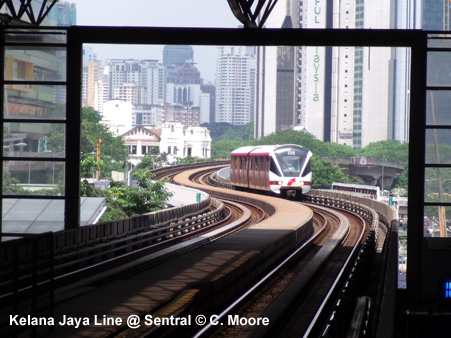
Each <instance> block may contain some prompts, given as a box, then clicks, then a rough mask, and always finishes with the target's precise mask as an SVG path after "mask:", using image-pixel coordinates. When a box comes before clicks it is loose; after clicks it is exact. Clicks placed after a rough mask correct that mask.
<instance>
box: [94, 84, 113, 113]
mask: <svg viewBox="0 0 451 338" xmlns="http://www.w3.org/2000/svg"><path fill="white" fill-rule="evenodd" d="M95 93H96V94H95V96H94V110H95V111H96V112H99V113H103V106H104V104H105V102H107V101H108V97H109V92H108V81H106V80H99V81H97V82H96V84H95Z"/></svg>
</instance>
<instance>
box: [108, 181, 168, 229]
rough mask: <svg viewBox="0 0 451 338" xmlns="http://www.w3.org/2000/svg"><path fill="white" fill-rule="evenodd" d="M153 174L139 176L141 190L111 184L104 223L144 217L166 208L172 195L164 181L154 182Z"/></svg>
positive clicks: (120, 183) (116, 183) (118, 183)
mask: <svg viewBox="0 0 451 338" xmlns="http://www.w3.org/2000/svg"><path fill="white" fill-rule="evenodd" d="M153 178H154V175H152V174H151V173H146V174H141V175H138V177H137V180H138V186H139V188H133V187H125V186H124V185H123V183H122V182H110V183H111V188H110V189H109V190H108V192H107V194H106V197H107V211H106V213H105V215H104V216H103V217H102V221H110V220H114V219H118V217H119V218H123V217H132V216H137V215H142V214H145V213H147V212H151V211H157V210H161V209H164V208H165V201H166V200H167V199H168V198H169V197H170V196H171V193H170V192H169V191H168V190H167V189H166V187H165V186H164V182H163V181H159V180H157V181H152V179H153Z"/></svg>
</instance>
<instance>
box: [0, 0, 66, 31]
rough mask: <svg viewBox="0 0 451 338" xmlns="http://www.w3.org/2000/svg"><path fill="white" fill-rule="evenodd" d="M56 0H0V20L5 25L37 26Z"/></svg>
mask: <svg viewBox="0 0 451 338" xmlns="http://www.w3.org/2000/svg"><path fill="white" fill-rule="evenodd" d="M57 1H58V0H19V1H17V0H16V1H14V0H0V20H1V22H2V23H3V24H7V25H32V26H39V25H40V24H41V23H42V21H44V19H45V17H46V16H47V15H48V14H49V12H50V10H51V9H52V8H53V6H54V5H55V3H57Z"/></svg>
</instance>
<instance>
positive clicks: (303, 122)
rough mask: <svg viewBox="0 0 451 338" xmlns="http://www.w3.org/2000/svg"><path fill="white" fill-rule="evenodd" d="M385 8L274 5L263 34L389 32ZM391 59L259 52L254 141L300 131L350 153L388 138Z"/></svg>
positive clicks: (311, 51) (292, 50) (372, 52)
mask: <svg viewBox="0 0 451 338" xmlns="http://www.w3.org/2000/svg"><path fill="white" fill-rule="evenodd" d="M392 8H393V7H392V1H391V0H383V1H377V2H374V1H368V0H356V1H351V0H343V1H327V2H323V1H318V0H316V1H313V0H307V1H301V0H296V1H291V0H281V1H279V2H278V3H277V5H276V6H275V8H274V10H273V12H272V13H271V15H270V17H269V19H268V20H267V22H266V27H267V28H282V27H283V28H291V27H293V28H297V27H299V28H322V29H323V28H342V29H346V28H355V29H358V28H393V27H392V25H393V22H394V20H393V16H391V15H390V14H389V13H391V12H390V9H392ZM381 13H387V15H381ZM393 58H394V56H393V55H392V49H391V48H367V47H352V46H350V47H324V46H310V47H305V46H299V47H284V46H277V47H272V46H270V47H259V48H258V52H257V75H256V78H257V79H256V86H257V91H256V95H257V97H256V104H257V106H256V111H255V112H256V114H255V136H256V137H262V136H265V135H268V134H271V133H274V132H277V131H281V130H285V129H289V128H293V127H294V126H302V127H305V128H306V130H307V131H308V132H310V133H311V134H313V135H315V136H316V137H317V138H318V139H320V140H323V141H332V142H336V143H341V144H346V145H348V146H351V147H353V148H355V149H358V148H361V147H363V146H365V145H367V144H369V143H370V142H374V141H379V140H385V139H390V138H392V137H393V128H394V127H393V124H394V122H393V121H394V118H393V114H394V112H393V96H392V92H393V63H394V62H393ZM284 86H285V87H284ZM400 95H402V93H401V94H400ZM404 95H405V92H404ZM400 99H402V97H400Z"/></svg>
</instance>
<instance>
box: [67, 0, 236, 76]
mask: <svg viewBox="0 0 451 338" xmlns="http://www.w3.org/2000/svg"><path fill="white" fill-rule="evenodd" d="M69 2H72V3H75V4H76V6H77V25H79V26H147V27H209V28H212V27H220V28H235V27H238V25H239V24H240V23H239V21H238V20H237V19H236V18H235V17H234V16H233V14H232V12H231V10H230V8H229V5H228V3H227V0H127V1H123V0H71V1H69ZM94 51H95V52H96V53H97V58H98V59H99V60H103V61H105V60H106V59H107V58H110V59H112V58H134V59H137V60H140V59H146V58H147V59H158V60H160V61H162V46H159V47H156V46H127V48H124V46H114V45H108V46H105V45H100V46H99V45H94ZM216 53H217V51H216V48H215V47H202V46H195V47H194V62H196V63H197V64H196V66H197V68H198V69H199V70H200V71H201V76H202V77H203V78H204V80H205V82H207V81H211V82H213V83H214V81H215V79H214V73H215V67H216V63H215V62H216Z"/></svg>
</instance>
